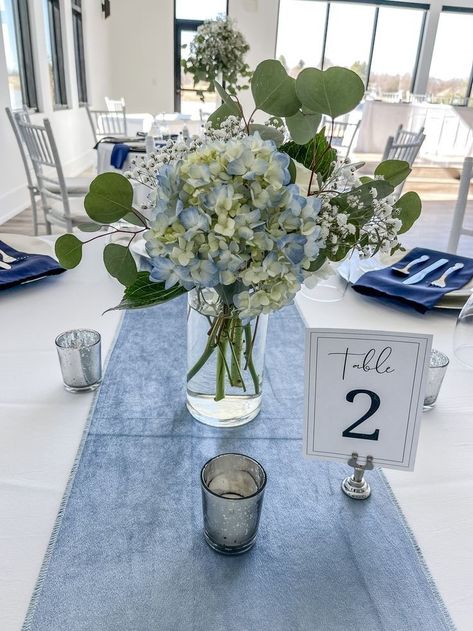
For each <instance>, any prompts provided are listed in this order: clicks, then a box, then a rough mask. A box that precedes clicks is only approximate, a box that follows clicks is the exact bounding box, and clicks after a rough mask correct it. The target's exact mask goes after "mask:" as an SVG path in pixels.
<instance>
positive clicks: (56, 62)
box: [46, 0, 69, 109]
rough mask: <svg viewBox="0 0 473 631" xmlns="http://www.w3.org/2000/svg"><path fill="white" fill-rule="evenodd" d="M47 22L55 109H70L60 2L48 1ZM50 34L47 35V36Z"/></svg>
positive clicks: (55, 0) (57, 0)
mask: <svg viewBox="0 0 473 631" xmlns="http://www.w3.org/2000/svg"><path fill="white" fill-rule="evenodd" d="M46 6H47V11H48V14H47V20H48V24H49V35H50V43H51V61H52V67H53V105H54V109H67V108H68V107H69V101H68V95H67V84H66V69H65V64H64V62H65V59H64V41H63V35H62V23H61V2H60V0H46ZM47 35H48V34H47V33H46V36H47Z"/></svg>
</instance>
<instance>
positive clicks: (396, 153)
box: [383, 125, 425, 197]
mask: <svg viewBox="0 0 473 631" xmlns="http://www.w3.org/2000/svg"><path fill="white" fill-rule="evenodd" d="M423 131H424V128H423V127H422V128H421V129H420V131H419V132H413V131H407V130H405V129H403V127H402V125H399V127H398V130H397V132H396V135H395V136H389V138H388V140H387V142H386V147H385V149H384V153H383V160H404V161H405V162H407V163H408V164H409V166H412V165H413V164H414V161H415V159H416V158H417V155H418V153H419V151H420V148H421V147H422V144H423V142H424V140H425V134H424V133H423ZM403 187H404V182H403V183H402V184H400V185H399V186H398V187H397V189H396V195H397V196H398V197H399V195H400V194H401V192H402V189H403Z"/></svg>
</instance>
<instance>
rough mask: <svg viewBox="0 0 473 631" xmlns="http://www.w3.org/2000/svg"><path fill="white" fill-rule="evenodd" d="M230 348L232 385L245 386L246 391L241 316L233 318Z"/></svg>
mask: <svg viewBox="0 0 473 631" xmlns="http://www.w3.org/2000/svg"><path fill="white" fill-rule="evenodd" d="M230 340H231V342H230V348H231V351H232V358H231V369H230V372H231V382H232V386H234V387H237V388H243V391H244V392H246V386H245V381H244V379H243V375H242V372H241V367H242V366H241V357H242V350H243V326H242V323H241V320H240V318H239V317H234V318H232V320H231V334H230Z"/></svg>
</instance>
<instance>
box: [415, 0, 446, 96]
mask: <svg viewBox="0 0 473 631" xmlns="http://www.w3.org/2000/svg"><path fill="white" fill-rule="evenodd" d="M441 10H442V4H441V3H440V2H437V3H432V4H431V6H430V10H429V11H428V12H427V20H426V23H425V30H424V41H423V43H422V48H421V51H420V57H419V65H418V68H417V76H416V81H415V85H414V93H415V94H425V93H426V92H427V83H428V81H429V74H430V64H431V62H432V54H433V52H434V45H435V38H436V36H437V28H438V23H439V17H440V13H441Z"/></svg>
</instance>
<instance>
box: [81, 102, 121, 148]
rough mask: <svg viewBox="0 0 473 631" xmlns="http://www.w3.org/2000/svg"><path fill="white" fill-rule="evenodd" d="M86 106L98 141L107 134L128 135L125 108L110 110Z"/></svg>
mask: <svg viewBox="0 0 473 631" xmlns="http://www.w3.org/2000/svg"><path fill="white" fill-rule="evenodd" d="M85 107H86V110H87V116H88V117H89V122H90V126H91V127H92V133H93V135H94V138H95V142H96V143H97V142H98V141H99V140H100V139H101V138H105V137H107V136H115V137H116V136H123V137H125V136H126V135H127V126H126V110H125V109H123V110H121V111H120V112H109V111H108V110H91V109H90V107H89V106H88V105H86V106H85Z"/></svg>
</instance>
